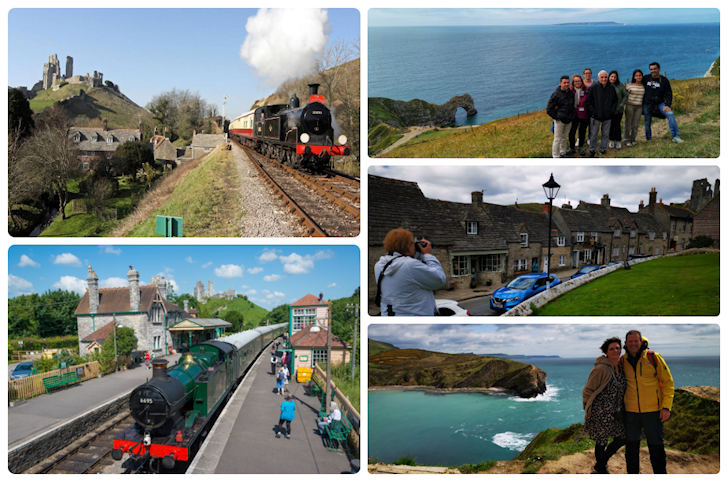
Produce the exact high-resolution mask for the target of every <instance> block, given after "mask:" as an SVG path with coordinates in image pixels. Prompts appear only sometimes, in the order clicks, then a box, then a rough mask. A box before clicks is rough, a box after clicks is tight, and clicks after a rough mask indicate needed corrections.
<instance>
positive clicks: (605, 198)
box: [602, 194, 612, 208]
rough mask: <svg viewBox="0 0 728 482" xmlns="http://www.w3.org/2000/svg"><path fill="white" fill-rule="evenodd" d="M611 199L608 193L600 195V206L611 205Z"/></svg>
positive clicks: (606, 206) (607, 206)
mask: <svg viewBox="0 0 728 482" xmlns="http://www.w3.org/2000/svg"><path fill="white" fill-rule="evenodd" d="M611 204H612V200H611V199H609V194H605V195H604V196H602V207H605V208H609V207H611Z"/></svg>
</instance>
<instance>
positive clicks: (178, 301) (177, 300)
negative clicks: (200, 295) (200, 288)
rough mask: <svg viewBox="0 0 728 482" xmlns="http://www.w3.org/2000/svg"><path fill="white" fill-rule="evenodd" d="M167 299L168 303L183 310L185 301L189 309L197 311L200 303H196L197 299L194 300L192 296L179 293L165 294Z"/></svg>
mask: <svg viewBox="0 0 728 482" xmlns="http://www.w3.org/2000/svg"><path fill="white" fill-rule="evenodd" d="M167 299H168V300H169V301H171V302H172V303H174V304H175V305H177V306H180V307H182V308H184V306H185V300H187V304H188V306H189V307H190V308H195V309H197V308H198V307H199V305H200V302H199V301H197V298H195V297H194V296H192V295H191V294H189V293H181V294H179V295H175V294H169V293H167Z"/></svg>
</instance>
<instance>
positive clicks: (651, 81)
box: [642, 62, 683, 144]
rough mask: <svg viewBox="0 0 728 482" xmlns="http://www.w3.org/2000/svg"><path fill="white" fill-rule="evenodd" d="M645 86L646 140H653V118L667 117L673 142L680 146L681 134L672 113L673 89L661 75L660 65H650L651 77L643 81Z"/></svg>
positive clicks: (653, 63) (654, 63) (655, 63)
mask: <svg viewBox="0 0 728 482" xmlns="http://www.w3.org/2000/svg"><path fill="white" fill-rule="evenodd" d="M642 83H643V84H644V86H645V100H644V103H643V104H642V109H643V113H644V114H645V138H646V139H647V140H648V141H649V140H650V139H652V116H655V117H660V118H662V119H664V118H665V117H667V124H668V125H669V126H670V133H671V134H672V142H675V143H677V144H680V143H681V142H682V141H683V140H682V139H680V135H679V134H680V132H679V131H678V129H677V121H676V120H675V113H674V112H673V111H672V107H671V106H672V87H670V81H669V80H667V77H665V76H664V75H660V64H658V63H657V62H652V63H651V64H650V75H649V76H645V77H644V78H643V79H642Z"/></svg>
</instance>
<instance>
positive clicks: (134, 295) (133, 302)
mask: <svg viewBox="0 0 728 482" xmlns="http://www.w3.org/2000/svg"><path fill="white" fill-rule="evenodd" d="M126 277H127V279H128V280H129V311H132V312H135V311H139V305H140V303H141V300H140V298H141V293H140V292H139V272H138V271H137V270H135V269H134V268H132V267H131V266H129V272H127V273H126Z"/></svg>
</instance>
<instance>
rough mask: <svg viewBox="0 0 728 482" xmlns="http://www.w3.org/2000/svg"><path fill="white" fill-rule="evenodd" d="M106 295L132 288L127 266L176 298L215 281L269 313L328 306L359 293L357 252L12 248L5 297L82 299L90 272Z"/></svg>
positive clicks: (217, 288)
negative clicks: (300, 305) (308, 298)
mask: <svg viewBox="0 0 728 482" xmlns="http://www.w3.org/2000/svg"><path fill="white" fill-rule="evenodd" d="M89 265H91V266H92V267H93V269H94V271H95V272H96V275H97V276H98V278H99V286H100V287H101V288H107V287H114V286H128V282H127V278H126V273H127V271H129V265H132V266H133V267H134V269H136V270H137V271H138V272H139V278H140V281H141V283H142V284H148V283H150V282H151V279H152V277H153V276H164V277H165V279H167V280H168V281H170V282H171V283H172V285H173V286H174V287H175V292H176V293H190V294H192V292H193V289H194V286H195V283H197V281H198V280H202V282H203V283H204V285H205V287H206V288H207V281H208V280H212V281H213V282H214V289H215V292H218V293H219V292H222V291H225V290H227V289H230V288H232V289H234V290H235V291H236V292H237V293H239V294H245V295H247V296H248V298H249V299H250V300H252V301H253V302H254V303H256V304H258V305H260V306H262V307H264V308H266V309H272V308H275V307H276V306H278V305H280V304H283V303H291V302H294V301H296V300H298V299H300V298H302V297H304V296H305V295H306V294H308V293H311V294H313V295H318V294H319V293H323V294H324V298H325V299H327V300H328V299H337V298H343V297H347V296H351V294H352V293H353V292H354V290H355V289H356V288H357V287H358V286H359V279H360V278H359V266H360V264H359V249H358V248H357V247H356V246H302V245H297V246H286V245H276V246H224V245H215V246H137V245H133V246H132V245H121V246H110V245H107V246H93V245H74V246H64V245H59V246H56V245H33V246H11V247H10V249H9V252H8V275H9V276H8V297H10V298H13V297H15V296H18V295H21V294H28V293H43V292H45V291H47V290H52V289H66V290H69V291H75V292H77V293H79V294H83V293H84V292H85V290H86V276H87V274H88V266H89Z"/></svg>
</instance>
